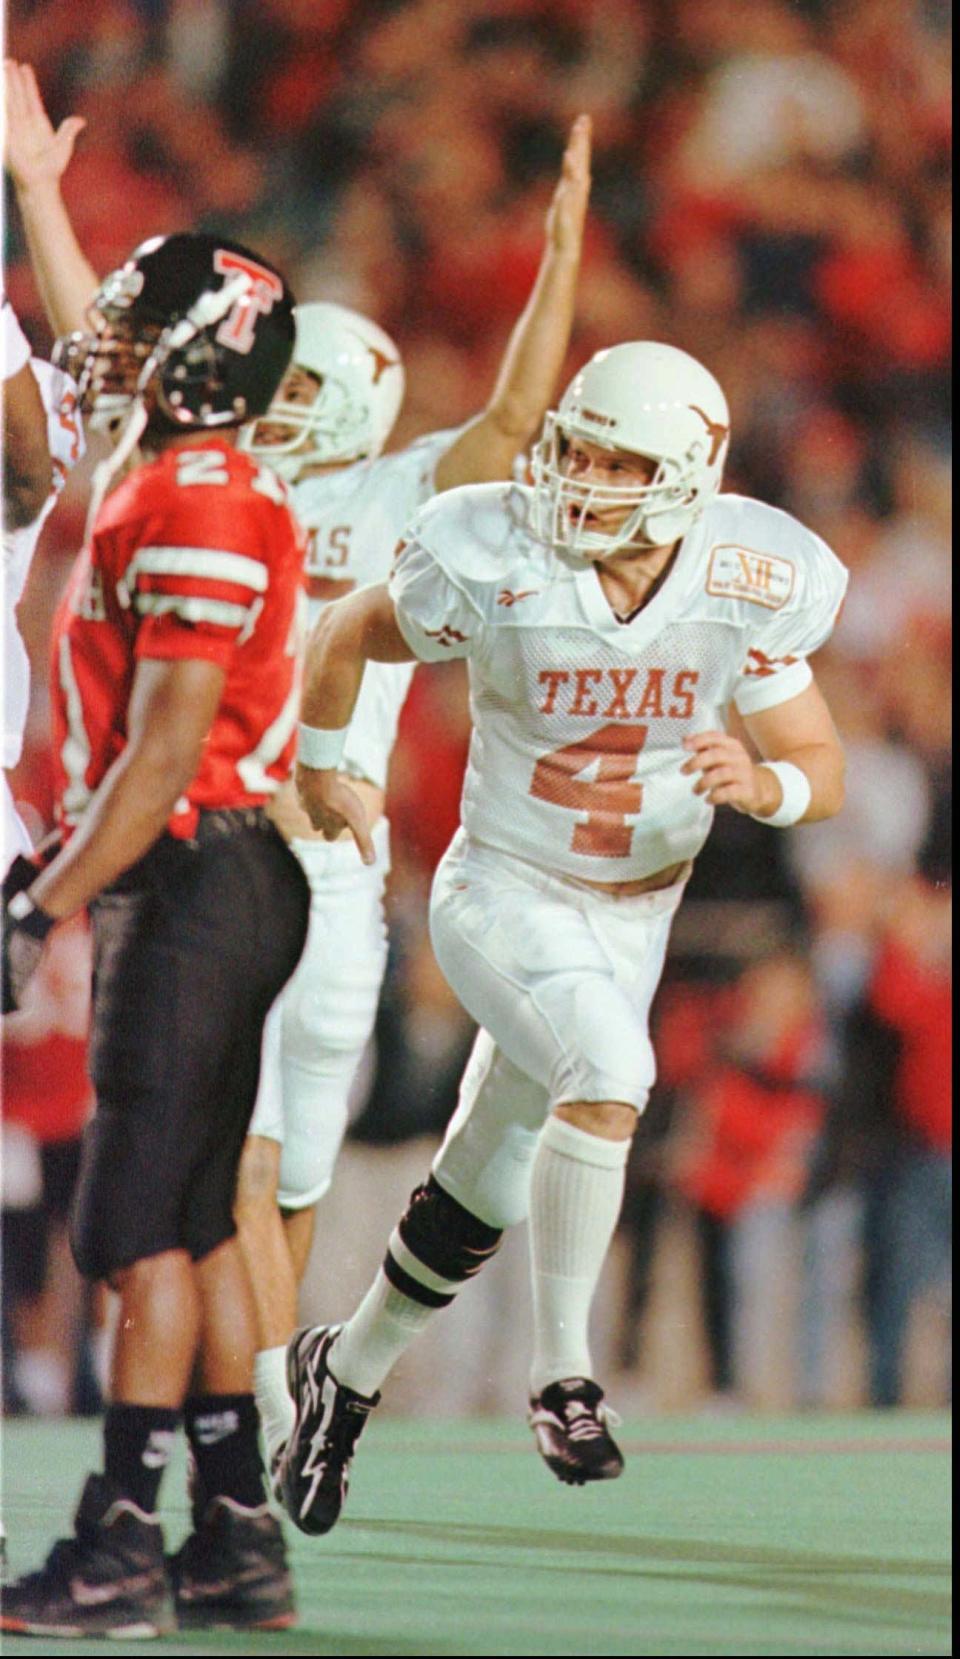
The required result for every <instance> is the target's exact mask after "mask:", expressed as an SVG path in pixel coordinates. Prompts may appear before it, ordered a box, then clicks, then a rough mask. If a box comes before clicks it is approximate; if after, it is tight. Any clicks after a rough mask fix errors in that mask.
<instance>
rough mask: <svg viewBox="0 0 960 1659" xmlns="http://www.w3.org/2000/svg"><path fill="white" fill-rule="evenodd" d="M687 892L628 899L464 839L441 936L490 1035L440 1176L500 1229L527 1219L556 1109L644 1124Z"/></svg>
mask: <svg viewBox="0 0 960 1659" xmlns="http://www.w3.org/2000/svg"><path fill="white" fill-rule="evenodd" d="M685 884H686V883H685V881H682V882H677V883H676V884H675V885H674V886H673V887H667V888H663V889H662V890H661V891H660V892H657V893H643V894H640V895H639V896H637V897H635V898H624V897H617V896H615V895H613V894H605V893H600V892H597V891H596V890H595V889H591V888H588V887H579V886H577V885H576V884H575V883H572V882H570V881H566V880H564V879H563V878H561V877H558V876H552V875H550V874H548V873H547V872H546V871H545V870H541V869H539V868H537V867H536V866H535V865H532V864H528V863H526V862H524V861H523V860H521V859H517V858H513V857H511V856H510V855H509V854H508V853H503V852H499V851H498V850H496V849H495V848H493V847H489V846H485V845H483V844H482V843H478V842H475V841H471V840H470V839H469V837H468V836H467V835H466V834H465V833H464V831H463V830H460V831H459V832H458V833H457V835H456V836H455V837H454V840H453V842H452V843H451V845H450V848H449V850H448V852H447V853H446V855H445V857H444V858H443V860H442V862H441V864H440V866H439V868H438V870H437V874H436V877H435V879H434V884H433V893H432V896H431V904H430V931H431V937H432V940H433V948H434V952H435V954H436V957H437V961H438V962H439V964H440V967H441V969H442V970H443V973H444V974H445V975H446V978H447V979H448V980H449V982H450V984H451V986H452V987H453V989H454V991H455V992H456V994H457V996H458V997H459V999H460V1001H461V1002H462V1003H463V1005H464V1007H465V1008H466V1009H467V1011H468V1012H469V1013H470V1014H472V1015H473V1017H474V1019H476V1020H477V1021H478V1022H479V1023H480V1025H481V1026H482V1027H483V1028H484V1029H483V1030H482V1031H481V1032H480V1034H479V1036H478V1037H477V1041H476V1043H475V1045H474V1049H473V1053H472V1055H471V1057H470V1061H469V1063H468V1065H467V1069H466V1071H465V1073H464V1077H463V1082H462V1084H461V1089H460V1103H459V1105H458V1107H457V1110H456V1112H455V1114H454V1116H453V1118H452V1119H451V1121H450V1125H449V1127H448V1129H447V1134H446V1137H445V1139H444V1143H443V1146H442V1147H441V1149H440V1152H439V1154H438V1155H437V1158H436V1161H435V1163H434V1166H433V1168H434V1173H435V1175H436V1176H437V1179H438V1180H439V1182H440V1184H441V1186H442V1187H443V1188H444V1189H445V1190H446V1191H447V1192H449V1193H450V1195H451V1197H453V1198H456V1199H457V1200H458V1201H459V1202H460V1203H461V1204H463V1205H464V1207H465V1208H466V1209H468V1210H470V1211H471V1213H472V1214H473V1215H477V1216H479V1217H480V1219H481V1221H485V1222H487V1223H488V1225H489V1226H491V1227H508V1226H512V1225H513V1224H514V1223H515V1222H517V1221H521V1220H522V1219H523V1218H524V1217H525V1216H526V1214H527V1208H528V1203H529V1184H530V1175H531V1172H532V1167H533V1158H534V1154H535V1152H536V1148H537V1142H538V1139H539V1134H540V1130H541V1129H542V1127H543V1124H544V1123H545V1122H546V1119H547V1117H548V1115H549V1113H550V1111H551V1109H552V1108H553V1107H554V1106H559V1105H562V1104H564V1103H572V1102H574V1101H598V1102H599V1101H608V1100H609V1101H622V1102H624V1103H625V1104H626V1105H630V1106H635V1107H636V1108H637V1111H638V1112H641V1111H643V1108H644V1107H645V1105H646V1103H647V1097H648V1095H649V1092H650V1089H651V1087H652V1085H653V1081H654V1077H655V1074H656V1067H655V1062H654V1056H653V1047H652V1045H651V1042H650V1035H649V1029H648V1027H649V1017H650V1005H651V1003H652V1001H653V997H654V993H655V991H656V989H657V985H658V984H659V981H660V975H661V973H662V971H663V961H664V956H665V955H666V949H667V940H668V937H669V934H670V924H671V922H672V920H673V916H674V913H675V912H676V909H677V906H678V905H679V903H680V899H681V897H682V895H683V889H684V886H685Z"/></svg>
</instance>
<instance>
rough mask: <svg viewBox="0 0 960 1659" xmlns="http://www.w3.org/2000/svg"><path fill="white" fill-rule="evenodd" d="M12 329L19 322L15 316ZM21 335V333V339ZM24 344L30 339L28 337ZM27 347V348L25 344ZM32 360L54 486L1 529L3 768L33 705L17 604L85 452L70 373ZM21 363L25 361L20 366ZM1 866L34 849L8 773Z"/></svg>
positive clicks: (14, 753)
mask: <svg viewBox="0 0 960 1659" xmlns="http://www.w3.org/2000/svg"><path fill="white" fill-rule="evenodd" d="M3 312H4V334H5V341H4V356H5V362H6V364H7V366H8V367H9V366H10V365H11V364H12V363H13V362H14V361H16V359H15V357H14V356H13V354H12V352H11V349H10V343H9V340H8V338H7V336H8V331H9V325H8V322H7V318H8V316H9V317H11V318H12V317H13V313H12V310H11V308H10V305H9V302H8V301H6V300H5V301H4V306H3ZM13 327H14V328H15V329H17V331H19V324H17V322H16V319H15V318H13ZM22 338H23V337H22V336H21V339H22ZM24 344H26V342H25V341H24ZM27 349H28V351H29V348H27ZM23 361H24V362H29V365H30V369H31V371H32V374H33V377H34V380H35V382H36V385H37V388H38V391H39V395H40V398H41V401H42V405H43V411H44V418H45V425H46V439H47V444H48V449H49V457H50V462H51V468H52V488H51V489H50V490H49V491H48V493H47V496H46V499H45V501H44V503H43V505H42V507H41V508H40V510H39V512H38V514H37V516H36V517H35V518H34V519H33V521H32V523H29V524H25V525H21V526H20V527H19V528H16V529H6V528H5V529H4V533H3V765H4V771H5V772H6V770H7V769H9V768H10V767H13V766H16V764H17V762H18V760H19V759H20V753H21V750H22V748H23V732H24V727H25V726H26V723H27V712H28V709H29V705H30V659H29V658H28V656H27V649H26V646H25V645H24V643H23V640H22V639H21V637H20V631H19V629H18V627H17V606H18V605H19V603H20V600H21V598H22V597H23V590H24V587H25V585H26V581H27V574H28V572H29V569H30V562H31V560H32V558H33V555H34V553H35V551H36V547H37V543H38V541H39V539H40V532H41V530H42V529H43V526H44V524H45V522H46V520H47V517H48V515H49V513H50V512H51V510H52V508H53V505H54V502H55V501H56V499H57V496H58V494H59V492H60V490H61V489H62V487H63V484H64V481H65V479H66V476H67V473H68V472H69V470H70V468H71V467H72V466H74V465H75V464H76V462H77V461H78V460H79V459H80V456H81V455H82V454H83V447H84V446H83V431H82V427H81V424H80V416H79V414H78V412H77V389H76V386H75V385H74V383H73V381H72V380H71V379H70V378H69V376H68V375H65V374H63V373H62V372H61V371H60V370H59V369H55V368H54V367H53V364H52V363H46V362H44V361H43V360H42V359H41V358H38V357H33V358H27V359H24V360H23ZM22 366H23V365H22V364H21V367H22ZM2 835H3V840H2V856H3V868H4V870H5V871H6V869H7V868H8V866H9V864H10V862H11V860H12V859H13V858H14V856H15V855H16V854H17V853H18V852H19V853H29V852H30V851H31V848H32V843H31V841H30V836H29V834H28V833H27V828H26V825H25V824H24V823H23V821H22V819H21V818H20V815H19V813H18V812H17V810H16V807H15V806H14V802H13V796H12V794H11V792H10V785H9V783H8V782H7V779H6V776H4V780H3V828H2Z"/></svg>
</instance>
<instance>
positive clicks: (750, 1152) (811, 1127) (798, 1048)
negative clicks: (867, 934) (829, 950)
mask: <svg viewBox="0 0 960 1659" xmlns="http://www.w3.org/2000/svg"><path fill="white" fill-rule="evenodd" d="M813 1036H814V1033H813V1031H812V1030H811V1029H810V1028H809V1027H806V1026H800V1027H796V1028H792V1029H791V1030H789V1031H787V1032H785V1033H784V1034H783V1035H782V1036H781V1038H780V1039H779V1041H778V1042H776V1043H775V1044H774V1045H773V1048H772V1050H771V1052H770V1053H768V1054H767V1055H765V1056H764V1059H763V1071H762V1075H760V1074H756V1073H753V1072H751V1071H748V1070H747V1069H745V1068H743V1069H741V1067H739V1066H737V1065H731V1064H729V1063H727V1064H722V1065H721V1066H720V1067H719V1068H718V1070H717V1071H716V1072H715V1074H714V1075H713V1076H712V1077H711V1078H710V1079H709V1081H707V1082H706V1083H704V1084H703V1085H702V1086H701V1087H700V1088H699V1089H698V1090H697V1093H696V1107H695V1110H696V1118H697V1125H696V1140H695V1145H694V1147H693V1148H691V1150H690V1152H689V1153H688V1155H687V1156H686V1158H685V1159H684V1160H683V1165H682V1167H681V1170H680V1172H679V1183H678V1184H679V1186H680V1188H681V1190H682V1191H683V1192H684V1193H685V1194H686V1196H687V1197H688V1198H690V1199H691V1200H692V1201H693V1202H694V1203H695V1204H697V1205H698V1206H699V1208H700V1209H702V1210H706V1211H707V1212H708V1213H709V1214H710V1215H714V1216H717V1217H719V1218H721V1219H726V1218H728V1217H732V1216H734V1215H736V1214H737V1212H738V1211H739V1210H740V1209H742V1207H743V1206H744V1205H745V1204H747V1203H748V1202H750V1201H751V1200H753V1199H761V1198H762V1199H776V1200H778V1201H783V1202H786V1203H792V1202H794V1201H795V1200H796V1199H797V1198H798V1197H799V1195H800V1192H801V1190H802V1188H803V1184H804V1181H805V1179H806V1171H807V1162H808V1156H809V1151H810V1147H811V1145H812V1143H813V1140H814V1137H815V1135H816V1133H817V1130H818V1129H819V1127H820V1124H821V1122H822V1120H823V1114H824V1102H823V1099H822V1097H821V1096H820V1095H819V1094H817V1093H816V1092H815V1091H814V1090H812V1089H810V1088H809V1087H806V1086H805V1085H804V1083H803V1082H802V1081H801V1080H800V1078H801V1069H802V1068H801V1060H802V1056H803V1055H804V1054H805V1053H808V1052H809V1049H810V1045H811V1041H812V1039H813Z"/></svg>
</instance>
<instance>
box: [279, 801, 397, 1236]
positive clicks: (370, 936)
mask: <svg viewBox="0 0 960 1659" xmlns="http://www.w3.org/2000/svg"><path fill="white" fill-rule="evenodd" d="M373 844H374V848H375V850H376V854H377V860H376V863H375V864H371V865H366V864H362V863H361V861H360V854H359V853H358V851H357V848H356V845H355V843H354V842H353V841H352V840H350V841H293V842H291V846H292V848H293V851H294V852H295V853H296V855H297V857H298V858H299V860H300V862H301V864H302V865H303V868H304V870H305V871H306V874H307V879H308V881H309V883H310V926H309V929H308V932H307V942H306V945H305V946H304V951H303V956H302V957H301V958H300V962H299V965H298V967H297V970H296V973H295V974H294V975H293V978H292V979H291V980H290V982H289V983H288V984H287V985H286V986H285V987H284V989H283V991H282V992H281V994H280V996H279V997H278V998H277V1000H276V1002H275V1003H274V1005H273V1007H272V1008H271V1010H270V1013H269V1015H268V1016H267V1023H266V1026H265V1027H264V1033H263V1057H262V1059H261V1062H260V1089H259V1093H258V1095H257V1103H256V1106H255V1107H254V1111H253V1117H252V1119H251V1121H250V1131H249V1132H250V1134H251V1135H263V1136H265V1137H266V1138H267V1139H268V1140H272V1141H279V1142H280V1144H281V1146H282V1147H283V1153H282V1155H281V1159H280V1187H279V1192H278V1199H279V1202H280V1204H281V1205H282V1207H283V1208H284V1209H290V1210H299V1209H306V1208H307V1206H308V1205H311V1204H316V1203H317V1201H318V1199H320V1198H322V1197H323V1195H324V1193H325V1192H326V1191H327V1188H328V1187H329V1185H330V1182H331V1180H332V1178H333V1169H334V1165H335V1163H336V1161H337V1155H338V1153H339V1151H340V1147H341V1145H342V1143H343V1137H344V1134H345V1132H346V1127H347V1109H348V1105H349V1096H350V1087H351V1084H352V1083H353V1080H354V1077H355V1076H356V1072H357V1067H358V1066H359V1064H360V1059H361V1057H362V1055H363V1051H364V1048H365V1047H366V1044H367V1041H368V1039H369V1036H370V1033H371V1031H372V1030H373V1024H374V1020H375V1018H376V1013H377V1001H378V998H379V995H380V986H381V983H382V981H383V975H384V970H385V968H386V964H387V930H386V925H385V923H384V917H383V889H384V884H385V882H386V879H387V873H388V871H389V869H390V830H389V825H388V823H387V820H386V819H385V818H381V819H380V820H379V822H378V823H377V824H376V825H375V826H374V829H373Z"/></svg>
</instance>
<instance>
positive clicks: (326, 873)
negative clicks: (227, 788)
mask: <svg viewBox="0 0 960 1659" xmlns="http://www.w3.org/2000/svg"><path fill="white" fill-rule="evenodd" d="M589 157H590V127H589V121H588V120H587V119H585V118H581V119H580V120H579V121H577V122H576V123H575V125H574V128H573V130H572V133H571V136H570V141H569V144H568V147H567V151H566V154H565V157H564V162H563V172H562V176H561V179H560V182H559V184H558V186H557V189H556V192H555V194H554V198H553V203H552V205H551V208H550V211H549V213H548V217H547V226H546V238H545V246H544V253H543V258H542V261H541V265H540V270H539V273H538V276H537V279H536V282H535V285H534V288H533V292H532V294H531V296H530V300H529V301H528V304H527V306H526V308H525V310H524V312H523V314H522V316H521V318H520V319H519V321H518V323H517V325H516V327H515V328H514V330H513V333H512V336H511V339H510V342H509V344H508V347H507V350H506V354H505V356H504V359H503V363H502V365H501V369H500V373H499V375H498V378H497V383H496V386H495V388H494V391H493V394H492V396H491V398H490V401H489V402H488V404H487V406H486V408H485V409H484V410H483V411H482V413H481V414H480V415H478V416H477V417H476V418H475V419H474V420H472V421H470V422H469V423H468V424H467V425H465V426H464V427H462V428H460V429H459V430H455V431H444V432H437V433H433V434H431V435H430V436H429V437H426V438H422V439H420V440H419V441H418V442H416V443H414V444H411V445H410V446H409V447H407V448H406V449H404V450H402V451H400V452H398V453H396V454H393V455H381V454H380V451H381V450H382V448H383V446H384V445H385V443H386V441H387V439H388V437H389V434H390V431H391V428H392V426H393V424H394V421H395V419H396V417H397V414H398V413H399V410H400V404H401V401H402V397H403V387H404V379H403V368H402V365H401V362H400V356H399V352H398V350H397V347H396V345H395V344H394V342H393V341H392V340H391V339H390V338H389V336H388V335H386V334H385V333H384V331H383V330H382V329H381V328H379V327H378V326H377V325H376V324H375V323H372V322H370V321H369V320H368V319H366V318H364V317H361V316H359V315H358V314H357V313H356V312H353V311H350V310H347V309H345V308H344V307H342V306H338V305H330V304H315V305H304V306H301V307H299V308H298V310H297V314H296V315H297V343H296V346H295V350H294V362H293V366H292V367H291V370H290V372H289V374H288V375H287V377H286V379H285V381H284V383H283V385H282V387H281V390H280V393H279V394H278V397H277V399H276V400H275V402H274V404H273V406H272V407H271V409H270V411H269V412H268V414H267V415H266V416H265V417H264V418H263V419H261V420H260V421H258V422H257V423H255V425H254V426H253V427H252V428H250V429H248V431H247V433H246V436H245V438H244V439H243V440H242V445H241V447H245V448H247V449H248V450H249V451H250V452H251V453H253V454H255V455H256V456H258V457H259V458H260V459H261V460H266V461H269V462H270V464H271V465H272V466H273V467H274V468H275V469H276V470H277V471H278V472H280V473H281V474H282V476H283V477H284V478H285V479H286V480H287V481H288V482H289V483H290V485H291V486H292V495H293V503H294V507H295V510H296V513H297V516H298V518H299V519H300V521H301V523H302V524H303V525H304V527H305V529H306V530H307V533H308V537H309V553H308V561H307V578H308V595H309V599H310V607H311V611H312V617H311V620H312V621H313V622H315V621H316V619H317V616H318V615H319V614H320V613H321V612H322V610H323V608H324V606H325V605H327V604H328V603H329V601H330V600H331V599H334V598H337V597H338V596H341V595H343V594H345V593H347V592H348V591H349V590H350V589H352V588H354V587H362V586H364V585H367V584H370V583H373V582H382V581H383V580H384V579H385V578H386V576H387V575H388V574H389V570H390V564H391V561H392V558H393V553H394V549H395V547H396V545H397V541H398V539H399V537H400V535H401V533H402V531H403V529H404V527H405V526H406V525H407V524H408V523H409V522H410V520H411V518H412V517H414V516H415V514H416V513H417V512H418V511H419V509H420V508H421V507H422V506H423V505H424V503H425V502H427V501H428V500H429V499H430V498H431V496H433V495H434V494H436V493H437V492H439V491H443V490H449V489H451V488H453V487H454V486H456V485H461V484H465V483H468V482H474V481H482V480H489V479H506V478H509V477H510V476H511V471H512V467H513V463H514V461H515V459H516V457H517V455H518V454H519V453H520V452H521V451H522V450H523V449H524V448H525V447H526V446H527V445H528V444H529V443H530V441H531V439H532V438H533V437H534V436H535V435H536V432H537V430H538V428H539V426H540V423H541V421H542V419H543V415H544V411H545V409H546V408H547V405H548V403H549V401H550V399H551V397H552V396H553V394H554V389H555V385H556V380H557V377H558V375H559V373H560V369H561V367H562V364H563V359H564V357H565V355H566V350H567V343H568V340H569V334H570V326H571V323H572V320H573V310H574V300H575V290H576V279H577V271H578V265H579V258H580V246H581V240H582V230H583V222H584V216H585V212H586V205H587V199H588V194H589V183H590V177H589ZM412 673H413V667H412V665H411V664H390V665H377V666H376V667H375V668H373V670H372V671H371V673H370V675H369V676H368V678H367V680H366V681H365V683H364V687H363V692H362V695H361V697H360V700H359V702H358V705H357V708H356V710H355V716H354V721H353V723H352V725H351V729H350V735H349V740H348V742H347V745H346V747H345V750H344V753H343V756H342V757H341V759H340V767H341V770H342V772H343V773H344V774H345V775H346V776H347V777H349V778H350V779H351V780H352V782H353V784H354V787H355V788H356V789H357V790H358V791H359V793H360V795H361V797H362V799H363V802H364V807H365V810H366V813H367V816H368V819H369V821H370V823H371V825H372V826H373V834H372V847H371V857H370V862H369V864H363V863H361V862H360V860H358V858H357V854H356V848H355V846H354V845H353V841H352V837H351V836H350V833H349V831H345V832H344V838H343V839H342V840H340V841H336V840H334V841H332V842H328V841H327V840H326V839H325V838H324V837H323V836H322V835H321V834H319V833H318V832H317V831H315V830H314V829H313V828H312V827H311V825H310V822H309V819H308V818H307V816H306V814H305V813H304V812H303V811H302V809H301V808H300V807H299V806H298V805H297V804H296V799H295V792H294V791H293V788H292V786H291V787H290V788H289V789H288V790H285V791H282V792H281V793H280V795H279V796H278V797H277V798H276V801H275V804H274V808H273V817H274V820H275V822H276V823H277V824H278V825H279V827H280V828H281V830H282V831H283V833H284V834H285V835H286V836H287V838H288V840H289V841H290V842H291V845H292V846H293V848H294V850H295V851H296V853H297V855H298V857H299V858H300V860H301V862H302V864H303V866H304V869H305V870H306V873H307V876H308V879H309V881H310V887H311V894H312V904H311V921H310V933H309V937H308V941H307V946H306V949H305V951H304V955H303V957H302V959H301V963H300V966H299V968H298V969H297V972H296V974H295V976H294V978H293V979H292V980H291V982H290V984H289V985H288V986H287V988H286V990H285V991H284V993H283V996H282V997H281V999H280V1001H279V1002H278V1005H277V1007H276V1008H275V1009H274V1010H273V1011H272V1014H271V1017H270V1019H269V1020H268V1023H267V1029H266V1033H265V1038H264V1057H263V1066H262V1070H261V1086H260V1094H259V1097H258V1101H257V1106H256V1110H255V1112H254V1117H253V1121H252V1123H251V1126H250V1138H249V1139H248V1142H247V1146H246V1149H245V1153H244V1158H243V1161H242V1164H241V1169H240V1180H239V1186H238V1197H237V1221H238V1225H239V1229H240V1238H241V1242H242V1243H243V1245H244V1248H245V1250H246V1253H247V1259H248V1263H249V1265H250V1268H251V1274H252V1278H253V1282H254V1292H255V1296H256V1300H257V1313H258V1321H259V1332H260V1352H259V1353H258V1356H257V1362H256V1384H257V1403H258V1406H259V1408H260V1414H261V1420H262V1423H263V1428H264V1434H265V1438H266V1441H267V1449H268V1454H269V1455H270V1457H271V1458H273V1457H274V1456H275V1455H276V1454H277V1453H278V1451H279V1449H280V1447H281V1446H282V1444H283V1442H284V1441H285V1439H286V1437H287V1434H288V1433H289V1430H290V1428H291V1427H292V1424H293V1404H292V1401H291V1399H290V1395H289V1392H288V1389H287V1382H286V1346H287V1342H288V1340H289V1338H290V1336H291V1334H292V1332H293V1329H294V1326H295V1324H296V1317H297V1309H296V1302H297V1289H298V1284H299V1280H300V1278H301V1277H302V1274H303V1270H304V1267H305V1265H306V1261H307V1256H308V1253H309V1248H310V1243H311V1239H312V1235H313V1226H314V1217H315V1212H316V1205H317V1202H318V1200H319V1199H320V1198H321V1197H322V1196H323V1194H324V1193H325V1192H326V1190H327V1188H328V1187H329V1185H330V1181H331V1179H332V1175H333V1168H334V1164H335V1162H336V1158H337V1154H338V1152H339V1150H340V1146H341V1143H342V1141H343V1136H344V1131H345V1128H346V1122H347V1108H348V1100H349V1093H350V1087H351V1084H352V1082H353V1079H354V1076H355V1074H356V1072H357V1068H358V1066H359V1063H360V1059H361V1057H362V1054H363V1050H364V1047H365V1045H366V1043H367V1040H368V1038H369V1036H370V1033H371V1031H372V1029H373V1024H374V1019H375V1016H376V1009H377V1000H378V997H379V992H380V986H381V982H382V979H383V974H384V969H385V966H386V950H387V946H386V930H385V926H384V917H383V893H384V884H385V881H386V877H387V873H388V870H389V828H388V824H387V821H386V819H385V818H384V816H383V804H384V795H385V790H386V782H387V767H388V764H389V759H390V753H391V750H392V748H393V743H394V739H395V736H396V730H397V722H398V720H399V716H400V710H401V708H402V705H403V702H404V699H405V697H406V694H407V689H408V687H409V684H410V679H411V676H412ZM278 1203H279V1206H280V1208H278ZM281 1209H282V1211H283V1219H281Z"/></svg>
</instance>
